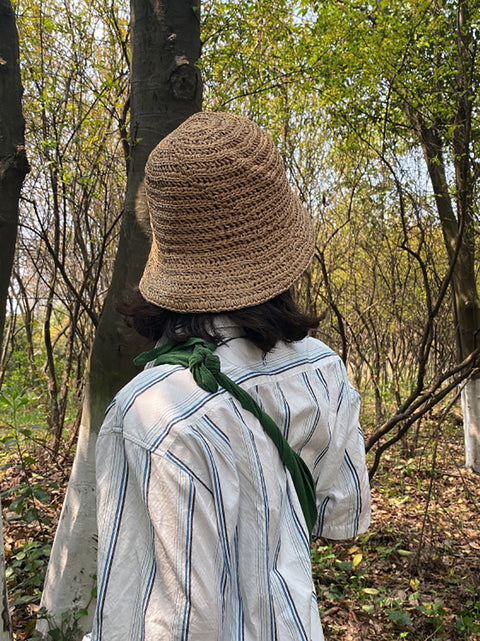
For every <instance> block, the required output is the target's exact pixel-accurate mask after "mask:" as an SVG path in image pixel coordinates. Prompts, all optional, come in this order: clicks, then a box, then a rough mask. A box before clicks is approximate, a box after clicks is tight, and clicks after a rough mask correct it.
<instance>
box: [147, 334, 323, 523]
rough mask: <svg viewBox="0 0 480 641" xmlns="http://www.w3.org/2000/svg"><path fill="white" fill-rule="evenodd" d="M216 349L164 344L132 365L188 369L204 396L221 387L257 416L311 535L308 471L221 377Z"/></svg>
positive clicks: (203, 344)
mask: <svg viewBox="0 0 480 641" xmlns="http://www.w3.org/2000/svg"><path fill="white" fill-rule="evenodd" d="M216 347H217V346H216V345H215V344H214V343H209V342H207V341H204V340H202V339H200V338H190V339H189V340H188V341H186V342H185V343H181V344H179V343H165V344H163V345H160V346H159V347H156V348H155V349H152V350H150V351H148V352H143V353H142V354H140V355H139V356H137V358H135V361H134V362H135V364H136V365H145V364H146V363H149V362H151V361H153V364H154V365H160V364H163V363H168V364H170V365H182V366H183V367H187V368H188V369H189V370H190V371H191V373H192V375H193V378H194V380H195V382H196V383H197V385H198V386H199V387H201V388H202V389H204V390H205V391H206V392H209V393H210V394H214V393H215V392H216V391H217V390H218V387H219V386H221V387H223V388H224V389H226V390H227V392H229V393H230V394H231V395H232V396H234V397H235V398H236V399H237V400H238V401H239V403H240V405H241V406H242V407H243V409H245V410H247V411H248V412H251V413H252V414H253V415H254V416H256V417H257V419H258V420H259V421H260V423H261V424H262V427H263V429H264V430H265V432H266V434H267V435H268V436H269V437H270V438H271V439H272V441H273V442H274V443H275V445H276V447H277V450H278V452H279V454H280V457H281V459H282V461H283V462H284V464H285V467H286V468H287V469H288V471H289V472H290V474H291V476H292V480H293V484H294V486H295V490H296V492H297V496H298V499H299V501H300V505H301V507H302V511H303V515H304V517H305V521H306V523H307V526H308V531H309V532H310V534H311V533H312V531H313V528H314V526H315V523H316V521H317V502H316V491H315V482H314V480H313V478H312V475H311V473H310V470H309V468H308V467H307V465H306V463H305V462H304V461H303V459H302V458H301V457H300V456H299V455H298V454H297V453H296V452H294V451H293V450H292V448H291V447H290V445H289V443H288V441H287V439H286V438H285V437H284V436H283V434H282V432H281V431H280V429H279V428H278V426H277V425H276V423H275V421H274V420H273V419H272V418H271V417H270V416H269V415H268V414H267V413H266V412H264V411H263V410H262V408H261V407H260V406H259V405H258V403H257V402H256V401H255V399H254V398H252V396H250V394H248V392H246V391H245V390H244V389H243V388H241V387H240V386H239V385H237V384H236V383H234V382H233V381H232V379H231V378H229V377H228V376H226V374H223V372H222V371H221V370H220V359H219V358H218V356H217V355H216V354H214V353H213V352H214V351H215V349H216Z"/></svg>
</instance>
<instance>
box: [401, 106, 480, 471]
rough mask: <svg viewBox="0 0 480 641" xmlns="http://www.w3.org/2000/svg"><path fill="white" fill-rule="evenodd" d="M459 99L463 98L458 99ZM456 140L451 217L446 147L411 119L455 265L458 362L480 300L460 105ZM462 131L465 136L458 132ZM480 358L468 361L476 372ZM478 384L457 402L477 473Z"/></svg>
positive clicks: (479, 322)
mask: <svg viewBox="0 0 480 641" xmlns="http://www.w3.org/2000/svg"><path fill="white" fill-rule="evenodd" d="M461 100H462V97H461ZM457 120H458V124H457V134H456V140H455V151H456V157H455V170H456V171H455V176H456V188H457V202H456V205H457V207H456V210H457V215H455V209H454V204H453V202H452V196H451V190H450V189H449V187H448V182H447V177H446V166H445V162H444V155H443V147H444V143H443V140H442V138H441V137H440V135H439V134H438V132H437V131H436V129H435V128H434V127H427V126H425V124H424V123H423V121H422V119H421V117H420V116H419V114H415V115H414V116H413V117H412V121H413V124H414V126H415V129H416V132H417V135H418V137H419V140H420V142H421V145H422V148H423V152H424V156H425V160H426V163H427V168H428V172H429V175H430V180H431V182H432V186H433V191H434V194H435V202H436V206H437V211H438V214H439V219H440V223H441V226H442V231H443V238H444V241H445V247H446V250H447V255H448V260H449V263H450V265H453V271H452V280H451V291H452V306H453V313H454V318H455V323H456V335H457V341H456V342H457V358H458V362H462V361H463V360H464V359H465V358H467V357H468V356H469V355H470V354H472V353H473V352H475V350H476V349H478V347H479V336H480V300H479V297H478V291H477V282H476V273H475V245H474V241H473V239H474V237H475V231H474V225H475V222H474V216H473V213H472V202H471V199H472V193H473V190H472V188H471V186H470V185H471V167H470V165H469V162H468V161H469V158H470V149H469V137H468V135H466V133H465V129H466V121H468V120H469V116H468V114H466V111H465V109H464V108H462V106H461V105H460V104H459V106H458V110H457ZM462 132H463V134H462ZM478 365H479V358H477V359H476V360H475V361H473V362H472V370H473V369H474V368H478ZM479 390H480V380H479V379H478V375H477V378H475V377H473V378H471V379H470V380H468V382H467V383H466V385H465V387H464V389H463V391H462V395H461V399H462V409H463V423H464V432H465V461H466V466H467V467H471V468H472V469H473V470H474V471H475V472H477V473H480V394H479Z"/></svg>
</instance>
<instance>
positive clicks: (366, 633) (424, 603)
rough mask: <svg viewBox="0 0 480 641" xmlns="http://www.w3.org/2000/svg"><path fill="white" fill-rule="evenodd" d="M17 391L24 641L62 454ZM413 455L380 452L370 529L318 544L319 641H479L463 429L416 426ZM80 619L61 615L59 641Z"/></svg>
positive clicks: (17, 560) (20, 636) (474, 520)
mask: <svg viewBox="0 0 480 641" xmlns="http://www.w3.org/2000/svg"><path fill="white" fill-rule="evenodd" d="M32 403H35V399H34V398H32V397H31V396H29V395H28V394H27V393H21V394H17V395H16V394H11V393H10V394H9V393H7V392H5V391H4V392H3V393H2V394H1V395H0V405H1V409H2V423H1V424H0V445H1V454H0V464H1V469H0V491H1V497H2V507H3V514H4V538H5V549H6V559H7V580H8V589H9V595H10V606H11V611H12V618H13V623H14V628H15V640H16V641H24V640H26V639H30V641H32V640H33V639H34V636H33V635H34V628H35V619H36V617H37V616H40V617H47V618H48V613H46V612H44V611H43V612H42V611H40V612H39V603H40V596H41V589H42V584H43V580H44V575H45V571H46V567H47V563H48V558H49V554H50V550H51V544H52V540H53V535H54V532H55V529H56V525H57V522H58V517H59V513H60V508H61V501H62V498H63V495H64V492H65V489H66V483H67V479H68V473H69V466H70V464H71V453H69V452H61V453H58V454H56V455H54V454H53V453H52V452H51V451H50V450H49V449H48V444H47V441H46V439H45V428H44V427H42V425H41V424H38V425H37V424H34V425H27V424H26V422H25V421H24V420H23V419H22V417H23V416H24V411H25V410H26V409H29V408H31V407H32ZM414 445H415V446H414V447H413V448H412V444H411V443H410V444H409V443H405V442H403V443H401V444H397V446H396V447H395V448H393V449H391V450H389V452H388V453H387V454H386V456H385V457H384V458H383V464H382V467H381V468H380V469H379V471H378V472H377V474H376V476H375V478H374V481H373V487H372V503H373V513H372V525H371V528H370V529H369V531H368V532H367V533H366V534H363V535H360V536H358V537H357V538H356V540H354V541H348V542H338V543H337V542H331V541H323V540H320V541H317V542H316V543H315V544H314V545H313V547H312V561H313V575H314V580H315V584H316V588H317V593H318V597H319V607H320V612H321V617H322V622H323V626H324V632H325V638H326V639H327V641H328V640H330V641H336V640H341V641H353V640H354V639H355V640H357V639H362V640H363V641H370V640H371V641H393V640H398V639H409V640H411V641H462V640H463V641H474V640H478V639H480V538H479V531H480V526H479V516H480V514H479V512H480V510H479V505H480V485H479V477H478V476H477V475H474V474H473V473H471V472H469V471H468V470H465V469H464V468H463V467H462V461H463V441H462V428H461V425H459V421H458V420H457V418H456V417H455V416H452V420H451V421H449V422H445V423H444V425H443V426H442V429H441V430H439V429H438V425H436V424H435V422H434V421H431V424H430V425H429V424H428V422H427V421H425V422H424V423H423V425H422V430H421V432H420V433H416V434H415V444H414ZM84 614H85V612H83V611H81V612H78V613H65V616H64V618H63V621H62V622H61V625H60V627H57V628H55V629H53V630H52V631H51V633H50V639H51V640H52V641H70V640H71V639H73V638H75V635H76V634H77V633H78V623H79V620H80V619H81V617H82V616H83V615H84Z"/></svg>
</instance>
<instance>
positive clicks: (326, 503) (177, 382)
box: [92, 328, 370, 641]
mask: <svg viewBox="0 0 480 641" xmlns="http://www.w3.org/2000/svg"><path fill="white" fill-rule="evenodd" d="M222 331H223V332H224V333H225V334H227V336H228V338H227V340H226V341H225V343H224V344H222V345H220V346H219V347H218V348H217V350H216V352H215V353H216V354H217V355H218V356H219V357H220V360H221V368H222V371H223V372H224V373H225V374H227V375H228V376H229V377H230V378H231V379H232V380H234V381H235V382H236V383H237V384H239V385H240V386H241V387H243V388H244V389H246V390H247V391H248V392H249V393H250V394H251V395H252V396H253V397H254V398H255V400H256V401H257V402H258V403H259V404H260V406H261V407H262V408H263V409H264V410H265V411H266V412H267V414H269V415H270V416H271V417H272V419H273V420H274V421H275V422H276V424H277V425H278V427H279V428H280V430H282V432H283V433H284V435H285V436H286V438H287V440H288V441H289V443H290V445H291V446H292V448H293V449H294V450H295V451H297V452H298V453H299V454H300V455H301V456H302V458H303V459H304V461H305V462H306V463H307V465H308V466H309V468H310V470H311V472H312V475H313V478H314V480H315V482H316V487H317V506H318V511H319V517H318V522H317V525H316V527H315V530H314V535H318V536H324V537H328V538H333V539H342V538H350V537H352V536H355V535H356V534H357V533H359V532H362V531H364V530H365V529H366V528H367V527H368V523H369V514H370V500H369V486H368V476H367V473H366V467H365V456H364V446H363V437H362V435H361V432H360V428H359V425H358V409H359V401H358V394H357V392H356V391H355V390H354V389H353V388H352V386H351V385H350V383H349V382H348V380H347V377H346V373H345V368H344V366H343V363H342V362H341V360H340V358H339V357H338V356H337V355H336V354H335V353H334V352H332V351H331V350H330V349H329V348H328V347H326V346H325V345H324V344H323V343H321V342H320V341H317V340H314V339H311V338H307V339H304V340H302V341H299V342H296V343H290V344H284V343H281V344H278V345H277V346H276V347H275V349H274V350H272V351H271V352H270V353H269V354H267V355H265V356H264V355H263V354H262V352H261V351H260V350H258V349H257V348H256V347H255V346H254V345H253V344H252V343H251V342H249V341H247V340H245V339H244V338H242V337H241V336H239V335H238V334H239V332H238V330H237V329H236V328H223V330H222ZM97 470H98V471H97V475H98V483H97V485H98V515H99V517H98V518H99V571H98V604H97V614H96V618H95V625H94V631H93V636H92V638H93V640H94V641H95V640H96V641H123V640H125V641H127V640H128V641H136V640H138V641H140V640H141V639H145V640H146V641H154V640H155V641H162V640H165V641H177V640H180V639H182V640H186V641H187V640H188V641H197V640H198V641H199V640H203V639H205V641H207V640H208V641H215V640H218V641H230V640H232V641H233V639H243V640H245V641H267V640H268V641H270V640H274V639H279V640H280V641H290V640H291V641H294V640H295V641H299V640H305V641H320V640H321V639H323V634H322V630H321V624H320V619H319V615H318V606H317V600H316V595H315V592H314V587H313V582H312V576H311V563H310V549H309V537H308V532H307V528H306V524H305V520H304V517H303V514H302V510H301V507H300V504H299V501H298V498H297V496H296V494H295V488H294V486H293V483H292V480H291V477H290V475H289V473H288V472H287V471H286V470H285V468H284V465H283V463H282V461H281V459H280V457H279V454H278V452H277V450H276V447H275V445H274V443H273V442H272V441H271V440H270V439H269V437H268V436H267V435H266V434H265V433H264V431H263V428H262V426H261V424H260V423H259V421H258V420H257V419H256V418H255V417H254V416H253V415H252V414H250V413H249V412H247V411H245V410H244V409H242V407H241V406H240V405H239V403H238V402H237V401H236V400H235V399H234V398H232V397H231V396H230V395H229V394H228V393H227V392H226V391H225V390H223V389H219V390H218V392H217V393H215V394H208V393H207V392H205V391H203V390H202V389H200V388H199V387H198V386H197V385H196V384H195V382H194V381H193V378H192V376H191V374H190V372H189V371H188V370H186V369H184V368H182V367H180V366H171V365H161V366H158V367H151V368H147V369H146V370H145V371H144V372H142V373H141V374H139V375H138V376H137V377H136V378H135V379H134V380H133V381H132V382H131V383H129V384H128V385H127V386H126V387H125V388H124V389H123V390H121V392H120V393H119V394H118V395H117V398H116V399H115V401H114V402H113V403H112V405H111V406H110V407H109V409H108V411H107V414H106V417H105V422H104V425H103V427H102V430H101V433H100V436H99V440H98V446H97Z"/></svg>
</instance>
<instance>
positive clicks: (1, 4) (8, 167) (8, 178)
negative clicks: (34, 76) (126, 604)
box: [0, 0, 28, 641]
mask: <svg viewBox="0 0 480 641" xmlns="http://www.w3.org/2000/svg"><path fill="white" fill-rule="evenodd" d="M18 60H19V50H18V34H17V27H16V24H15V15H14V13H13V9H12V5H11V3H10V0H0V350H1V347H2V340H3V328H4V325H5V310H6V302H7V296H8V286H9V283H10V275H11V272H12V264H13V257H14V254H15V243H16V239H17V225H18V201H19V198H20V189H21V187H22V183H23V180H24V178H25V176H26V174H27V172H28V163H27V157H26V154H25V145H24V137H23V136H24V120H23V115H22V84H21V78H20V66H19V62H18ZM0 530H2V543H1V547H0V585H1V589H2V601H1V606H0V607H1V612H2V620H1V625H0V641H10V639H11V638H12V623H11V620H10V611H9V607H8V595H7V585H6V580H5V555H4V546H3V521H2V518H1V505H0Z"/></svg>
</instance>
